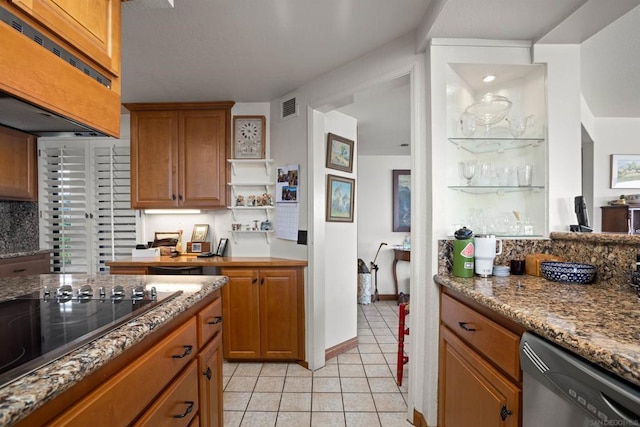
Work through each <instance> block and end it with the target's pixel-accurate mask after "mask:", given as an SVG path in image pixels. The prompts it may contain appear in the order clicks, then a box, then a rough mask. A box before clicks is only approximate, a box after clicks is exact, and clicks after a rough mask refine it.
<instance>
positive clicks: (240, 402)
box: [223, 301, 411, 427]
mask: <svg viewBox="0 0 640 427" xmlns="http://www.w3.org/2000/svg"><path fill="white" fill-rule="evenodd" d="M397 333H398V306H397V305H396V301H378V302H376V303H375V304H369V305H358V342H359V345H358V347H357V348H354V349H352V350H350V351H348V352H346V353H343V354H341V355H339V356H338V357H335V358H333V359H330V360H327V364H326V366H325V367H323V368H321V369H318V370H317V371H315V372H312V371H309V370H307V369H305V368H303V367H301V366H300V365H298V364H296V363H228V362H225V363H224V365H223V367H224V424H225V426H230V427H237V426H247V427H249V426H250V427H257V426H286V427H295V426H307V427H308V426H347V427H355V426H362V427H375V426H382V427H396V426H399V427H404V426H410V425H411V424H410V423H409V422H408V421H406V415H407V403H406V400H407V390H408V389H407V381H408V379H407V374H408V369H409V366H410V365H409V364H407V365H405V367H404V380H403V384H402V387H398V386H397V384H396V380H395V372H396V358H397V349H398V345H397V339H396V335H397ZM406 340H409V337H408V336H407V337H406V339H405V343H406ZM405 351H408V350H407V345H406V344H405Z"/></svg>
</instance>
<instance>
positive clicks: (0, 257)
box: [0, 249, 51, 259]
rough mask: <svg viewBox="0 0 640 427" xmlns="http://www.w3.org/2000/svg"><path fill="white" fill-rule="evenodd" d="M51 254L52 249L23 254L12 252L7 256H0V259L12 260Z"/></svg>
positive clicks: (23, 252) (35, 250)
mask: <svg viewBox="0 0 640 427" xmlns="http://www.w3.org/2000/svg"><path fill="white" fill-rule="evenodd" d="M49 253H51V250H50V249H34V250H32V251H22V252H12V253H7V254H0V259H12V258H18V257H21V256H31V255H40V254H49Z"/></svg>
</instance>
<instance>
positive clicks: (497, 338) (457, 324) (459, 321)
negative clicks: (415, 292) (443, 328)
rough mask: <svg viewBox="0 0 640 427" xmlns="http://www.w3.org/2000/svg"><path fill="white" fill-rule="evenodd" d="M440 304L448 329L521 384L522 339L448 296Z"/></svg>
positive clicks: (443, 295)
mask: <svg viewBox="0 0 640 427" xmlns="http://www.w3.org/2000/svg"><path fill="white" fill-rule="evenodd" d="M441 304H442V306H441V313H440V316H441V319H442V322H443V323H444V324H445V325H447V326H448V327H449V329H451V330H452V331H454V333H455V334H456V335H458V336H459V337H460V338H461V339H462V340H463V341H464V342H466V343H467V344H469V345H471V346H472V347H473V348H475V349H476V350H477V351H478V352H479V353H481V354H483V355H484V356H485V357H487V358H488V359H489V360H490V361H491V362H492V363H493V364H494V365H495V366H497V367H498V368H500V369H502V370H503V371H504V372H505V373H506V374H508V375H510V376H511V377H512V378H514V379H516V380H520V360H519V356H518V346H519V344H520V337H518V336H517V335H516V334H514V333H513V332H511V331H509V330H507V329H506V328H504V327H502V326H500V325H499V324H497V323H495V322H494V321H492V320H490V319H488V318H486V317H485V316H483V315H482V314H480V313H478V312H477V311H475V310H473V309H472V308H469V307H468V306H466V305H464V304H462V303H461V302H458V301H456V300H455V299H453V298H451V297H450V296H448V295H445V294H442V300H441Z"/></svg>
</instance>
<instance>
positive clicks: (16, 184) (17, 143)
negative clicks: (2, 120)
mask: <svg viewBox="0 0 640 427" xmlns="http://www.w3.org/2000/svg"><path fill="white" fill-rule="evenodd" d="M36 168H37V160H36V138H35V137H34V136H33V135H29V134H26V133H22V132H18V131H15V130H13V129H8V128H4V127H0V200H25V201H34V202H35V201H38V190H37V188H38V184H37V182H38V177H37V171H36Z"/></svg>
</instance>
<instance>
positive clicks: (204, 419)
mask: <svg viewBox="0 0 640 427" xmlns="http://www.w3.org/2000/svg"><path fill="white" fill-rule="evenodd" d="M198 373H199V375H200V380H199V388H200V420H201V423H202V426H206V427H222V426H223V420H222V337H221V334H218V335H217V337H216V338H215V339H214V340H213V341H212V342H211V343H209V345H207V346H206V347H205V349H204V350H202V352H201V353H200V355H199V356H198Z"/></svg>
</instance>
